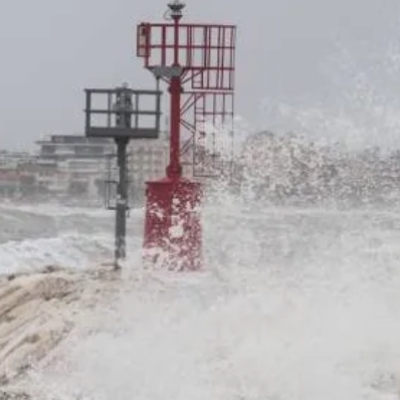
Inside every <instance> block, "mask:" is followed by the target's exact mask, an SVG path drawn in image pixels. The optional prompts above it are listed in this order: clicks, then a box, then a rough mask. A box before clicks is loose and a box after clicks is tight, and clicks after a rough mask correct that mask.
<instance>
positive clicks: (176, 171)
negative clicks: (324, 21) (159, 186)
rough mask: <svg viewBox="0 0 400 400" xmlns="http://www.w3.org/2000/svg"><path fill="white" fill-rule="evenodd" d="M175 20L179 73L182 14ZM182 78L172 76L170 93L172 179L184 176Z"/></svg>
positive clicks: (170, 173)
mask: <svg viewBox="0 0 400 400" xmlns="http://www.w3.org/2000/svg"><path fill="white" fill-rule="evenodd" d="M172 18H173V19H174V63H173V67H176V71H179V66H180V65H179V21H180V19H181V18H182V15H181V14H176V15H174V16H173V17H172ZM181 92H182V82H181V76H180V75H179V76H172V78H171V82H170V86H169V93H170V96H171V103H170V104H171V110H170V113H171V121H170V129H171V132H170V160H169V165H168V167H167V176H168V178H171V179H179V178H180V177H181V176H182V166H181V163H180V128H181Z"/></svg>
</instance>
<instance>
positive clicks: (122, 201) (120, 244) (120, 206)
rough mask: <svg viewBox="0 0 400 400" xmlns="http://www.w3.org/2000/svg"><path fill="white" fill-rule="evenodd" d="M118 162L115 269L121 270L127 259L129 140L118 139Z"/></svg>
mask: <svg viewBox="0 0 400 400" xmlns="http://www.w3.org/2000/svg"><path fill="white" fill-rule="evenodd" d="M115 142H116V144H117V162H118V174H119V179H118V185H117V204H116V211H115V265H114V267H115V269H120V268H121V260H124V259H125V257H126V215H127V211H128V187H127V186H128V185H127V184H128V179H127V165H126V164H127V163H126V149H127V146H128V142H129V139H127V138H116V139H115Z"/></svg>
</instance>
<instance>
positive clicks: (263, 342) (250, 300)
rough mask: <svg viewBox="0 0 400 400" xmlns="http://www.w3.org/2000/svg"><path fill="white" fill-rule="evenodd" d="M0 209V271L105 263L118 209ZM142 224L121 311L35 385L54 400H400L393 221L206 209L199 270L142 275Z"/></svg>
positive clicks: (399, 232)
mask: <svg viewBox="0 0 400 400" xmlns="http://www.w3.org/2000/svg"><path fill="white" fill-rule="evenodd" d="M222 203H223V204H222ZM0 212H1V214H0V215H1V218H2V220H3V222H4V221H5V223H6V224H7V221H8V223H9V225H8V226H9V229H10V232H11V233H10V238H11V240H7V238H6V236H5V234H4V232H3V233H2V235H3V237H2V244H1V245H0V260H1V266H2V269H3V270H12V269H16V268H22V267H23V268H27V267H28V268H30V267H31V268H36V267H38V266H40V265H41V264H49V263H57V264H62V265H65V266H70V267H71V266H72V267H76V268H85V267H86V266H87V265H89V264H90V265H91V266H95V264H96V263H98V262H100V261H101V260H111V258H112V244H113V240H112V233H113V231H112V229H113V213H112V212H111V213H110V212H106V211H104V212H103V211H100V210H98V211H93V210H83V209H82V210H67V209H61V208H55V209H52V210H50V209H46V208H40V209H38V208H35V209H33V208H32V209H29V208H25V209H21V208H19V209H16V208H15V209H13V208H12V207H11V208H10V207H8V208H7V209H6V208H1V211H0ZM142 218H143V211H142V210H136V211H134V212H133V213H132V216H131V218H130V220H129V226H130V232H129V238H128V243H129V257H128V260H127V262H126V265H125V266H124V272H123V275H122V277H123V279H122V280H121V290H120V292H119V293H118V295H117V298H116V300H115V301H114V302H113V303H112V304H110V305H109V307H108V308H105V309H102V310H100V311H97V312H95V313H93V314H91V315H88V322H87V323H88V326H90V327H91V329H90V330H86V331H85V332H83V331H82V334H79V332H78V333H77V334H75V335H74V336H73V337H71V338H69V339H68V340H66V342H64V344H63V345H62V347H61V348H60V349H59V350H58V351H59V352H60V354H61V357H60V358H59V362H58V363H56V364H54V365H49V366H46V367H43V368H42V369H39V370H37V371H36V372H35V373H34V374H33V375H32V376H33V378H32V379H34V380H35V381H36V383H37V384H38V385H39V386H40V387H42V388H43V390H44V392H45V393H46V395H47V396H49V398H52V399H66V400H72V399H96V400H103V399H104V400H110V399H115V400H128V399H129V400H131V399H135V400H142V399H143V400H161V399H162V400H165V399H174V400H184V399H185V400H188V399H190V400H200V399H201V400H204V399H218V400H239V399H240V400H289V399H290V400H295V399H296V400H303V399H304V400H320V399H324V400H339V399H340V400H361V399H371V400H372V399H374V400H380V399H385V400H389V399H393V400H394V399H399V398H400V340H399V336H400V294H399V293H400V290H399V289H400V273H399V270H400V268H399V265H400V262H399V261H400V245H399V243H400V214H397V213H389V212H387V213H384V212H378V211H376V212H375V211H371V210H369V211H347V212H343V211H335V210H300V209H278V208H267V209H262V210H258V211H257V210H252V211H249V210H248V209H247V208H246V207H245V206H244V204H242V203H241V202H240V201H237V200H230V201H228V200H226V201H224V202H221V204H214V205H213V206H206V207H205V209H204V210H203V223H204V240H205V244H204V254H205V265H204V269H203V271H201V272H198V273H174V272H166V271H148V270H146V271H145V270H143V269H142V268H141V265H140V244H141V225H142ZM11 221H18V222H15V223H14V222H11ZM27 222H29V224H28V223H27ZM25 232H26V233H25ZM18 235H19V236H18ZM24 235H26V238H24ZM88 332H90V333H88ZM52 396H53V397H52Z"/></svg>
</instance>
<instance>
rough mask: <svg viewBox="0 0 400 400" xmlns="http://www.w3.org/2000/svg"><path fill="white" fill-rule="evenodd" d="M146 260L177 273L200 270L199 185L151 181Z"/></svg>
mask: <svg viewBox="0 0 400 400" xmlns="http://www.w3.org/2000/svg"><path fill="white" fill-rule="evenodd" d="M146 197H147V207H146V216H145V232H144V249H145V250H144V251H145V253H144V254H145V261H146V262H151V264H153V265H154V264H156V263H158V262H160V263H162V264H163V265H165V266H167V267H168V268H171V269H174V270H198V269H199V268H200V267H201V265H202V259H201V256H202V254H201V244H202V240H201V223H200V210H199V208H200V204H201V197H202V188H201V184H200V183H199V182H193V181H190V180H188V179H185V178H177V179H176V178H175V179H174V178H172V179H171V178H168V177H167V178H165V179H162V180H160V181H156V182H147V191H146Z"/></svg>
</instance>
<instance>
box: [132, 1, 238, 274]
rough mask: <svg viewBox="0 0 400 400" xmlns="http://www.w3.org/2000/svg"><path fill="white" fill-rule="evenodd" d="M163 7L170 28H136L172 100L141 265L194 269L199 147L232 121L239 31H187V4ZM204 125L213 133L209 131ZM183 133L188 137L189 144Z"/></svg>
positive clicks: (198, 249)
mask: <svg viewBox="0 0 400 400" xmlns="http://www.w3.org/2000/svg"><path fill="white" fill-rule="evenodd" d="M168 7H169V11H168V19H169V22H168V23H141V24H139V25H138V27H137V56H138V57H141V58H143V59H144V65H145V68H147V69H149V70H150V71H151V72H152V73H153V74H154V76H155V77H156V79H157V81H158V82H159V81H160V80H161V81H163V82H165V83H167V85H168V91H169V94H170V119H169V120H170V132H169V138H170V159H169V165H168V167H167V170H166V177H165V178H163V179H161V180H158V181H152V182H147V183H146V185H147V188H146V214H145V227H144V260H145V263H146V264H147V263H149V262H150V263H152V264H153V263H160V264H161V265H162V266H165V267H166V268H172V269H179V270H198V269H200V268H201V266H202V232H201V220H200V205H201V200H202V193H203V190H202V184H201V183H200V182H199V181H198V180H196V177H198V176H202V175H203V176H205V175H206V173H204V174H202V172H204V168H203V167H204V160H205V156H204V146H202V145H201V140H202V139H204V137H205V136H206V135H208V134H212V135H215V132H216V124H217V120H218V122H219V123H222V124H224V125H226V123H227V121H228V120H230V121H232V120H233V113H234V110H233V106H234V102H233V94H234V93H233V92H234V70H235V57H234V56H235V41H236V27H235V26H234V25H211V24H184V23H181V20H182V17H183V10H184V8H185V4H183V3H181V2H180V1H179V0H175V1H173V2H172V3H170V4H168ZM207 124H208V125H210V126H211V130H213V129H214V132H212V133H207V132H206V128H205V127H206V125H207ZM232 124H233V122H232ZM231 129H232V128H231ZM182 133H189V138H186V141H184V140H183V138H182ZM184 153H186V156H187V155H188V154H189V153H190V155H191V159H192V163H191V164H192V165H191V167H192V171H193V173H192V174H191V175H192V176H191V177H184V176H183V174H182V161H181V156H182V155H183V154H184Z"/></svg>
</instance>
